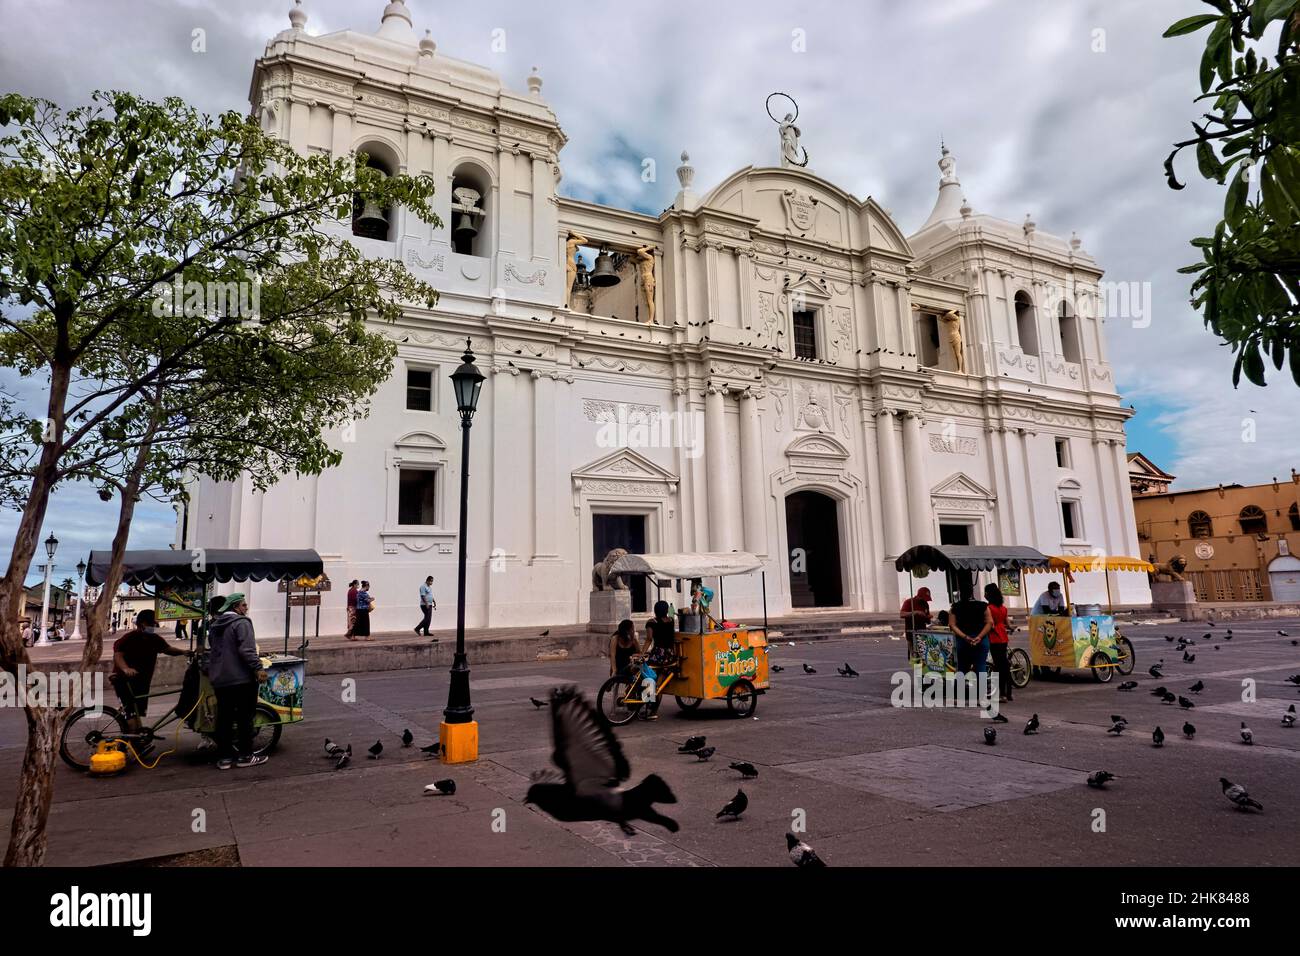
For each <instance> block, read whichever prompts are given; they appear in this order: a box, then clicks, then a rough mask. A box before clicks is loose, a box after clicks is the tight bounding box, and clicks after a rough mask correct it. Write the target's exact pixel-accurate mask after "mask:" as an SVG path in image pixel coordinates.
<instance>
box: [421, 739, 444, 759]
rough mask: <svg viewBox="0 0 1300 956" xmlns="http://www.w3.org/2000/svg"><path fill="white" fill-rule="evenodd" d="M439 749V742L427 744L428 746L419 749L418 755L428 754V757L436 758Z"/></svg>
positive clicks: (440, 747)
mask: <svg viewBox="0 0 1300 956" xmlns="http://www.w3.org/2000/svg"><path fill="white" fill-rule="evenodd" d="M441 749H442V744H441V743H440V742H439V741H437V740H435V741H434V742H433V743H431V744H429V746H427V747H421V748H420V753H424V754H428V755H429V756H430V757H436V756H438V751H439V750H441Z"/></svg>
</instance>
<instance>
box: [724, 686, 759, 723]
mask: <svg viewBox="0 0 1300 956" xmlns="http://www.w3.org/2000/svg"><path fill="white" fill-rule="evenodd" d="M727 706H728V707H730V708H731V715H732V716H733V717H750V716H752V715H753V713H754V711H755V710H756V709H757V708H758V693H757V692H756V691H755V690H754V685H753V684H751V683H750V682H749V681H747V680H743V679H742V680H738V681H736V682H735V683H734V684H732V685H731V686H730V687H728V688H727Z"/></svg>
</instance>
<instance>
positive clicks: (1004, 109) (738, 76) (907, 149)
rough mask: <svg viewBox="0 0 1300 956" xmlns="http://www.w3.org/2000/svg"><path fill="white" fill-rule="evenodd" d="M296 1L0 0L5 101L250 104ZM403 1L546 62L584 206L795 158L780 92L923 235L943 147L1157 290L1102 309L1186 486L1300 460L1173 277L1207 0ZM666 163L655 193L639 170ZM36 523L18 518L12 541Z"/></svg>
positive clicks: (840, 169) (1128, 395)
mask: <svg viewBox="0 0 1300 956" xmlns="http://www.w3.org/2000/svg"><path fill="white" fill-rule="evenodd" d="M385 3H386V0H303V6H304V9H305V10H306V12H307V14H308V17H309V19H308V23H307V29H308V31H309V32H311V33H324V32H330V31H334V30H340V29H366V30H373V29H377V28H378V26H379V18H380V14H381V12H382V10H383V8H384V5H385ZM290 5H291V0H42V2H40V3H32V2H30V0H0V22H2V23H3V24H4V29H3V30H2V31H0V90H4V91H9V90H16V91H19V92H22V93H25V94H28V95H35V96H42V97H46V98H49V99H52V100H54V101H56V102H58V103H60V104H61V105H64V106H70V105H73V104H74V103H80V102H83V101H84V100H85V99H86V97H87V94H88V92H89V91H90V90H93V89H96V88H114V89H117V88H120V89H128V90H132V91H135V92H138V93H141V94H144V95H146V96H150V97H162V96H165V95H171V94H174V95H179V96H182V97H184V98H186V99H187V100H189V101H190V102H191V103H193V104H195V105H196V106H198V107H199V108H200V109H203V110H207V111H212V112H216V111H220V110H225V109H239V110H245V109H247V107H248V84H249V77H250V74H251V69H252V63H253V60H254V58H256V57H257V56H258V55H259V54H260V53H261V52H262V49H263V47H264V44H265V42H266V40H267V39H268V38H269V37H271V36H273V35H274V34H275V33H277V32H278V31H280V30H282V29H284V28H285V27H287V26H288V19H287V11H288V9H289V7H290ZM408 6H409V7H410V9H411V11H412V16H413V19H414V21H415V27H416V30H417V32H419V33H420V34H421V35H422V34H423V32H424V31H425V30H426V29H429V30H431V31H432V35H433V38H434V39H435V41H436V42H437V44H438V49H439V50H440V51H442V52H445V53H447V54H449V55H451V56H454V57H458V58H461V59H466V60H470V61H473V62H477V63H481V64H484V65H487V66H489V67H491V68H492V69H494V70H496V71H497V72H498V73H499V74H500V75H501V76H502V78H503V80H504V81H505V83H506V85H507V86H510V87H512V88H515V89H520V90H522V89H523V88H524V78H525V77H526V76H527V75H528V72H529V70H530V69H531V68H532V67H533V66H537V67H538V68H539V69H540V72H541V75H542V77H543V79H544V81H545V87H544V90H543V95H544V97H545V98H546V99H547V100H548V102H549V103H550V105H551V106H552V108H553V109H554V110H555V112H556V114H557V115H558V116H559V119H560V122H561V124H562V126H563V127H564V130H565V132H566V133H567V134H568V136H569V144H568V146H567V147H566V148H565V150H564V152H563V154H562V155H561V165H562V167H563V170H564V179H563V182H562V183H561V187H560V188H561V191H562V192H564V193H566V194H567V195H570V196H575V197H578V198H582V199H588V200H593V201H597V202H602V203H608V204H611V205H616V206H622V207H627V208H635V209H639V210H642V211H645V212H651V213H657V212H658V211H659V210H661V209H663V208H664V207H665V206H667V205H669V204H670V203H671V202H672V197H673V195H674V193H675V191H676V186H677V183H676V178H675V177H674V175H673V174H672V169H673V168H674V167H675V166H676V165H677V155H678V154H679V153H680V152H681V150H682V149H683V148H686V149H689V151H690V154H691V159H692V162H693V164H694V165H695V167H696V170H697V173H696V188H697V191H698V192H700V193H703V192H705V191H706V190H707V189H708V188H709V187H710V186H711V185H712V184H714V183H716V182H718V181H719V180H720V179H722V178H723V177H725V176H726V175H728V174H729V173H730V172H732V171H734V170H735V169H737V168H739V167H741V166H745V165H748V164H751V163H752V164H755V165H773V164H775V163H776V161H777V158H778V153H777V145H776V132H775V128H774V126H773V125H772V122H771V121H770V120H769V119H768V118H767V116H766V114H765V113H764V110H763V100H764V98H765V97H766V96H767V94H768V93H770V92H771V91H773V90H783V91H786V92H789V93H790V94H792V95H793V96H794V97H795V98H796V99H797V100H798V102H799V106H800V110H801V113H800V126H801V128H802V130H803V143H804V144H805V145H806V147H807V148H808V150H809V153H810V155H811V166H810V168H811V169H812V171H814V172H816V173H817V174H818V175H821V176H823V177H825V178H826V179H829V180H831V181H832V182H835V183H837V184H839V185H840V186H842V187H844V188H845V189H847V190H848V191H850V192H852V193H854V194H855V195H858V196H867V195H870V196H873V197H875V198H876V200H877V201H879V202H880V203H881V204H882V205H883V206H884V207H885V208H886V209H888V210H890V211H891V213H892V214H893V215H894V217H895V218H896V219H897V220H898V222H899V224H900V225H901V226H902V228H903V231H904V232H905V233H910V232H912V231H914V230H915V229H916V228H917V227H918V226H919V225H920V223H921V222H922V221H923V220H924V219H925V217H926V215H927V214H928V213H929V210H930V208H931V206H932V204H933V202H934V195H935V189H936V185H937V181H938V171H937V168H936V166H935V161H936V160H937V159H938V145H939V140H940V137H941V136H942V137H943V139H944V140H946V142H947V144H948V146H949V148H950V149H951V150H952V152H953V154H954V156H955V157H956V158H957V160H958V167H957V169H958V174H959V176H960V178H961V181H962V185H963V189H964V191H965V194H966V196H967V197H968V198H969V200H970V202H971V203H972V205H973V206H974V208H975V210H976V211H977V212H988V213H993V214H996V215H1001V216H1005V217H1006V218H1008V219H1011V220H1014V221H1017V222H1018V221H1020V220H1021V219H1023V218H1024V216H1025V213H1026V212H1032V213H1033V215H1034V218H1035V220H1036V221H1037V223H1038V227H1039V229H1040V230H1043V231H1047V232H1052V233H1056V234H1059V235H1064V236H1068V235H1069V234H1070V232H1071V231H1072V230H1074V231H1077V232H1078V234H1079V236H1080V237H1081V238H1082V239H1083V242H1084V247H1085V248H1086V249H1087V250H1088V251H1090V252H1091V253H1092V254H1093V255H1095V256H1096V257H1097V259H1098V261H1099V262H1100V263H1101V264H1102V266H1103V267H1104V268H1105V269H1106V270H1107V278H1108V279H1111V280H1115V281H1123V282H1137V283H1149V288H1150V290H1151V300H1150V303H1149V312H1150V319H1151V320H1150V322H1149V324H1148V323H1145V322H1138V323H1135V322H1132V321H1123V320H1118V319H1114V320H1111V321H1110V322H1108V323H1107V339H1108V344H1109V348H1110V358H1111V361H1112V362H1113V363H1114V365H1115V367H1116V371H1117V374H1118V379H1119V385H1120V390H1121V392H1122V394H1123V395H1124V398H1125V402H1126V403H1132V404H1134V405H1135V406H1136V407H1137V412H1138V414H1137V416H1136V417H1135V418H1134V419H1133V420H1132V421H1131V422H1130V424H1129V449H1130V450H1141V451H1143V452H1145V453H1146V454H1148V455H1149V456H1150V457H1152V458H1153V459H1154V460H1155V461H1156V462H1157V463H1158V464H1160V465H1161V466H1162V467H1163V468H1165V470H1166V471H1170V472H1172V473H1174V474H1176V475H1177V476H1178V482H1177V484H1176V486H1175V487H1180V488H1192V487H1197V486H1201V485H1214V484H1217V483H1218V482H1220V481H1223V482H1232V481H1237V482H1242V483H1252V482H1261V481H1267V480H1269V479H1270V478H1272V477H1273V476H1274V475H1277V476H1285V475H1288V474H1289V473H1290V469H1291V468H1292V467H1293V466H1296V467H1300V454H1297V445H1298V444H1300V442H1298V441H1297V434H1300V429H1297V427H1296V424H1295V423H1296V422H1297V420H1300V390H1298V389H1296V387H1295V386H1294V385H1293V384H1291V383H1290V380H1289V378H1287V377H1285V376H1283V375H1273V376H1272V377H1271V384H1270V385H1269V386H1268V387H1267V388H1264V389H1260V388H1256V387H1254V386H1250V385H1243V386H1242V388H1241V389H1240V390H1238V391H1234V390H1233V388H1232V384H1231V369H1232V359H1231V355H1230V353H1229V352H1228V350H1227V349H1226V348H1223V347H1221V346H1219V345H1218V344H1217V342H1216V340H1215V339H1213V338H1212V337H1211V336H1210V335H1208V334H1207V333H1206V332H1205V331H1204V330H1203V328H1202V325H1201V322H1200V319H1199V318H1198V317H1197V315H1196V314H1195V313H1194V312H1193V311H1192V310H1191V309H1190V308H1189V306H1188V295H1187V279H1186V277H1183V276H1179V275H1177V274H1176V273H1175V271H1174V270H1175V269H1176V268H1178V267H1179V266H1181V265H1185V264H1187V263H1189V262H1191V261H1194V260H1195V259H1196V258H1197V257H1196V256H1194V255H1193V254H1192V253H1193V250H1192V249H1191V248H1190V247H1189V246H1188V244H1187V241H1188V239H1189V238H1191V237H1193V236H1197V235H1205V234H1207V233H1208V232H1209V231H1210V230H1211V229H1212V228H1213V224H1214V223H1215V222H1216V221H1217V219H1218V217H1219V210H1220V209H1221V207H1222V197H1221V195H1220V190H1219V188H1218V187H1216V186H1213V185H1212V184H1204V183H1202V181H1201V180H1200V179H1199V177H1197V176H1196V174H1195V170H1194V168H1193V164H1191V163H1189V162H1187V161H1184V162H1183V163H1181V165H1180V171H1181V172H1182V174H1183V178H1184V180H1185V181H1187V182H1188V184H1189V185H1188V188H1187V189H1185V190H1183V191H1182V192H1173V191H1171V190H1170V189H1168V188H1167V187H1166V186H1165V182H1164V177H1163V175H1162V171H1161V164H1162V162H1163V160H1164V157H1165V155H1166V153H1167V152H1168V149H1169V146H1168V144H1169V143H1170V142H1171V141H1173V140H1175V139H1181V138H1184V137H1185V136H1186V133H1187V130H1188V126H1187V123H1188V120H1189V119H1191V118H1192V117H1194V116H1196V115H1198V111H1197V110H1196V109H1195V108H1194V107H1193V104H1192V99H1193V97H1194V96H1195V94H1196V92H1197V83H1196V66H1197V62H1198V59H1199V56H1200V51H1201V48H1202V43H1203V39H1204V35H1203V34H1197V35H1194V36H1192V37H1188V38H1180V39H1173V40H1163V39H1161V37H1160V34H1161V33H1162V32H1163V30H1164V28H1165V27H1166V26H1168V25H1169V24H1170V23H1172V22H1173V21H1174V20H1177V19H1180V18H1182V17H1184V16H1188V15H1190V14H1193V13H1200V12H1205V11H1206V10H1207V9H1209V8H1207V7H1206V6H1204V4H1202V3H1200V2H1198V0H1091V2H1089V0H1054V2H1051V3H1045V2H1042V0H909V2H906V3H904V2H896V0H870V2H868V0H856V2H853V3H847V2H838V3H832V2H813V0H803V2H800V3H791V2H789V0H745V2H710V3H701V2H699V0H690V2H685V0H660V2H656V3H636V4H627V3H587V4H575V3H573V2H571V0H570V2H563V3H559V2H554V3H552V2H542V0H534V2H529V3H526V4H525V3H520V2H518V0H514V2H508V3H507V2H501V0H475V2H473V3H450V2H447V0H408ZM195 30H202V31H203V44H204V46H205V47H206V48H205V49H204V50H203V51H201V52H195V50H194V49H193V47H194V45H195V42H194V36H195V34H194V31H195ZM494 40H495V43H494ZM502 40H504V43H502V42H501V41H502ZM502 46H504V49H501V47H502ZM647 157H649V158H653V159H654V160H655V161H656V164H657V167H658V170H659V175H658V177H657V181H656V182H653V183H644V182H642V180H641V176H640V173H641V169H642V161H643V159H644V158H647ZM1187 158H1188V160H1190V159H1191V157H1190V156H1188V157H1187ZM1138 326H1141V327H1138ZM1270 372H1271V366H1270ZM1247 420H1250V421H1251V422H1253V424H1251V425H1248V424H1247ZM1252 431H1253V437H1254V439H1255V440H1254V441H1243V435H1245V436H1246V437H1250V433H1251V432H1252ZM115 510H116V509H115V507H112V506H102V505H100V503H99V502H98V501H97V500H96V499H95V498H94V495H93V494H92V493H91V492H89V490H88V489H87V490H85V491H79V490H77V489H71V490H68V491H66V492H63V493H60V494H59V495H58V496H56V500H55V503H54V505H53V507H52V509H51V514H50V518H49V520H48V521H47V529H49V528H53V529H54V530H55V531H56V533H57V534H58V535H59V537H60V539H61V540H62V541H64V542H65V546H63V547H61V548H60V555H59V558H58V559H57V564H58V565H59V569H58V571H57V572H56V574H57V575H58V576H60V577H61V576H62V575H63V573H65V571H66V570H70V567H71V565H74V564H75V563H76V559H77V557H78V555H80V554H84V553H85V552H86V551H87V550H89V549H90V548H91V547H104V546H106V545H107V544H108V543H109V540H110V537H111V529H112V524H113V517H114V512H115ZM16 523H17V517H16V515H14V514H13V513H12V512H10V513H3V514H0V545H7V544H8V541H6V537H8V536H12V534H13V530H14V528H15V527H16ZM171 524H172V514H171V510H170V509H169V508H165V507H158V506H149V507H146V508H144V509H143V513H140V514H139V515H138V518H137V523H136V527H135V529H134V533H133V535H132V544H133V545H134V546H138V547H145V546H153V547H165V546H166V543H167V542H168V541H169V540H170V538H171ZM6 551H7V547H6ZM64 565H67V566H68V567H67V568H66V569H65V568H64V567H63V566H64Z"/></svg>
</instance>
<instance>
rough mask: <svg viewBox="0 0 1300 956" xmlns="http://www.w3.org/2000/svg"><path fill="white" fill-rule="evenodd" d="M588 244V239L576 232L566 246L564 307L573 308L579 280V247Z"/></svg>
mask: <svg viewBox="0 0 1300 956" xmlns="http://www.w3.org/2000/svg"><path fill="white" fill-rule="evenodd" d="M586 244H587V237H586V236H581V235H579V234H578V233H576V232H571V233H569V241H568V242H566V243H565V244H564V253H565V255H564V307H565V308H566V309H568V308H572V305H571V303H572V302H573V284H574V283H575V282H576V281H577V280H578V261H577V254H578V247H579V246H583V245H586Z"/></svg>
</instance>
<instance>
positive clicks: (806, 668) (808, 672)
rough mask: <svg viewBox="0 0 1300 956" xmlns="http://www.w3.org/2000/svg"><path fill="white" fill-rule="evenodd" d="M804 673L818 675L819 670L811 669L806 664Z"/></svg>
mask: <svg viewBox="0 0 1300 956" xmlns="http://www.w3.org/2000/svg"><path fill="white" fill-rule="evenodd" d="M803 672H804V673H805V674H816V673H817V668H815V667H809V666H808V665H807V664H805V665H804V666H803Z"/></svg>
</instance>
